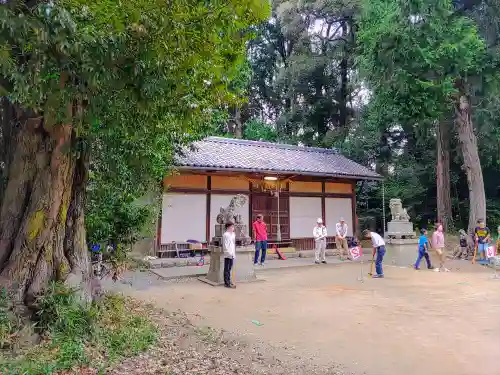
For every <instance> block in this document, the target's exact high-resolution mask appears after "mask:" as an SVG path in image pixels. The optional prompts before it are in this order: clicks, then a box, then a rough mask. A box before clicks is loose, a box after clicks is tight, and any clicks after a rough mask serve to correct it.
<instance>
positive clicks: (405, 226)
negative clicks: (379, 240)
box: [386, 220, 415, 239]
mask: <svg viewBox="0 0 500 375" xmlns="http://www.w3.org/2000/svg"><path fill="white" fill-rule="evenodd" d="M386 235H387V237H388V238H403V239H405V238H415V232H414V230H413V224H412V223H411V222H410V221H406V220H392V221H389V222H388V223H387V233H386Z"/></svg>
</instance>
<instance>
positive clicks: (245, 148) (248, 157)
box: [176, 137, 382, 180]
mask: <svg viewBox="0 0 500 375" xmlns="http://www.w3.org/2000/svg"><path fill="white" fill-rule="evenodd" d="M176 164H177V166H178V167H180V168H182V169H212V170H234V171H241V172H264V173H266V172H267V173H281V174H301V175H310V176H325V177H351V178H354V179H374V180H378V179H381V178H382V177H381V176H380V175H379V174H377V173H375V172H373V171H372V170H370V169H368V168H366V167H363V166H362V165H360V164H358V163H355V162H353V161H352V160H349V159H347V158H346V157H345V156H343V155H341V154H340V153H339V152H338V151H337V150H332V149H324V148H316V147H301V146H292V145H286V144H279V143H271V142H258V141H247V140H240V139H230V138H219V137H209V138H206V139H204V140H202V141H199V142H195V143H194V144H193V147H192V148H191V149H190V150H187V151H185V152H184V153H183V155H179V156H177V160H176Z"/></svg>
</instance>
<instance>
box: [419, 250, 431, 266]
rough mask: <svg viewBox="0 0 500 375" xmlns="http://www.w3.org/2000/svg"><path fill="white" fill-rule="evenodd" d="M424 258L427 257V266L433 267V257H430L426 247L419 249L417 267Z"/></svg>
mask: <svg viewBox="0 0 500 375" xmlns="http://www.w3.org/2000/svg"><path fill="white" fill-rule="evenodd" d="M422 258H425V261H426V262H427V268H429V269H431V268H432V265H431V259H430V258H429V253H428V252H427V251H425V249H418V257H417V261H416V262H415V268H417V269H418V267H419V266H420V261H421V260H422Z"/></svg>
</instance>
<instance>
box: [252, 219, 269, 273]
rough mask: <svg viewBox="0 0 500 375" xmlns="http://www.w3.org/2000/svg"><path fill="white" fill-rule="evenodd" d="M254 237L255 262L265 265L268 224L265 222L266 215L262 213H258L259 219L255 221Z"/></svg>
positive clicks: (255, 263)
mask: <svg viewBox="0 0 500 375" xmlns="http://www.w3.org/2000/svg"><path fill="white" fill-rule="evenodd" d="M253 239H254V241H255V258H254V261H253V264H254V265H257V264H260V265H262V266H263V265H264V262H265V261H266V251H267V225H266V223H264V217H263V216H262V215H261V214H259V215H257V220H255V221H254V222H253ZM261 251H262V254H261V256H260V263H259V253H260V252H261Z"/></svg>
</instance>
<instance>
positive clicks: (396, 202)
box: [389, 198, 410, 221]
mask: <svg viewBox="0 0 500 375" xmlns="http://www.w3.org/2000/svg"><path fill="white" fill-rule="evenodd" d="M389 208H390V209H391V216H392V220H398V221H410V215H408V211H407V210H406V208H403V204H402V203H401V199H399V198H393V199H391V200H390V201H389Z"/></svg>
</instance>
